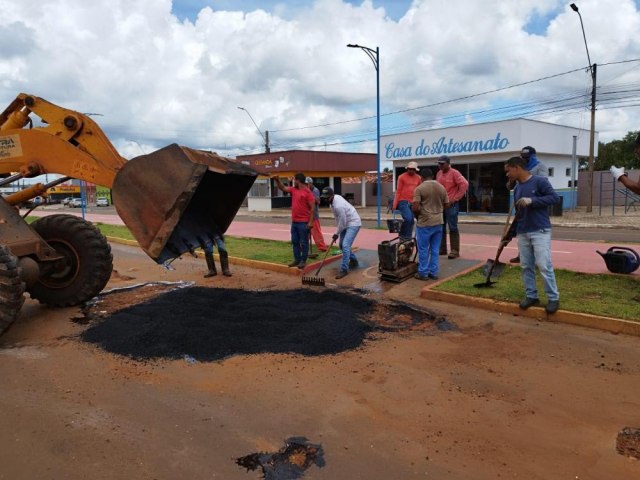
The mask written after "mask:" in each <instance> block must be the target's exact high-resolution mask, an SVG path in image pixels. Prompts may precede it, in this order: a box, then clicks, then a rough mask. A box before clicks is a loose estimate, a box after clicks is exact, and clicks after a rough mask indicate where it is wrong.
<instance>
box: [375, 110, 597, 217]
mask: <svg viewBox="0 0 640 480" xmlns="http://www.w3.org/2000/svg"><path fill="white" fill-rule="evenodd" d="M574 139H575V142H574ZM574 144H575V157H574V155H573V154H574ZM525 146H532V147H533V148H535V149H536V151H537V156H538V160H540V161H541V162H542V163H544V164H545V165H546V166H547V167H549V181H550V182H551V185H552V186H553V188H554V189H555V190H556V192H558V195H560V196H562V197H563V207H564V208H570V207H571V206H572V205H573V204H574V203H575V200H576V191H575V188H576V186H577V180H576V179H577V165H578V160H577V159H578V158H580V157H588V156H589V130H584V129H579V128H573V127H567V126H564V125H556V124H553V123H546V122H539V121H536V120H528V119H524V118H519V119H515V120H505V121H500V122H490V123H480V124H475V125H465V126H460V127H449V128H441V129H435V130H423V131H418V132H409V133H401V134H397V135H384V136H382V137H381V138H380V157H381V160H382V161H391V162H392V164H393V172H394V185H395V184H396V179H397V176H398V175H400V174H401V173H402V172H404V169H405V167H406V165H407V164H408V163H409V162H410V161H415V162H418V165H419V166H428V167H431V168H432V169H433V171H434V174H435V172H436V171H437V168H438V167H437V163H436V159H437V158H438V157H439V156H441V155H448V156H449V157H450V158H451V165H452V167H453V168H456V169H457V170H459V171H460V172H461V173H462V174H463V175H464V176H465V178H466V179H467V180H469V191H468V192H467V196H466V197H465V198H464V199H463V200H462V201H461V203H460V211H461V212H468V213H474V212H484V213H487V212H488V213H505V212H507V210H508V205H509V191H508V190H507V188H506V186H505V184H506V178H505V172H504V162H505V161H506V160H508V159H509V158H510V157H514V156H518V155H519V154H520V150H521V149H522V148H523V147H525ZM597 146H598V138H597V133H596V139H595V147H596V152H595V154H594V155H595V156H597Z"/></svg>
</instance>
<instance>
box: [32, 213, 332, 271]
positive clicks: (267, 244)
mask: <svg viewBox="0 0 640 480" xmlns="http://www.w3.org/2000/svg"><path fill="white" fill-rule="evenodd" d="M36 219H38V217H27V222H28V223H31V222H33V221H34V220H36ZM94 225H95V226H96V227H97V228H98V229H99V230H100V231H101V232H102V234H103V235H105V236H107V237H115V238H122V239H125V240H135V238H134V237H133V235H132V234H131V232H130V231H129V229H128V228H127V227H125V226H122V225H109V224H106V223H95V224H94ZM224 243H225V244H226V246H227V250H228V252H229V255H231V256H232V257H239V258H246V259H248V260H260V261H262V262H270V263H278V264H282V265H287V264H288V263H290V262H291V261H292V260H293V250H292V248H291V242H282V241H278V240H262V239H259V238H243V237H231V236H225V237H224ZM313 253H317V254H318V258H319V259H321V258H323V257H324V253H323V252H318V250H317V249H316V247H315V245H314V246H313ZM339 253H340V249H338V248H336V247H332V248H331V252H330V254H329V255H337V254H339Z"/></svg>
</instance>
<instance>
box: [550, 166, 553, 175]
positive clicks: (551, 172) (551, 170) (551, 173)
mask: <svg viewBox="0 0 640 480" xmlns="http://www.w3.org/2000/svg"><path fill="white" fill-rule="evenodd" d="M549 176H550V177H553V167H549Z"/></svg>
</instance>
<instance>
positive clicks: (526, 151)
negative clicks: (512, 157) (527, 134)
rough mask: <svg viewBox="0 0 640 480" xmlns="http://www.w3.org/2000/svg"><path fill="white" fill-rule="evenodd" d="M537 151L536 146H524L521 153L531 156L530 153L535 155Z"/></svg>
mask: <svg viewBox="0 0 640 480" xmlns="http://www.w3.org/2000/svg"><path fill="white" fill-rule="evenodd" d="M535 153H536V149H535V148H533V147H524V148H523V149H522V150H521V151H520V155H527V156H529V155H531V154H533V155H535Z"/></svg>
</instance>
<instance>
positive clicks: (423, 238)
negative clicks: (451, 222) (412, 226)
mask: <svg viewBox="0 0 640 480" xmlns="http://www.w3.org/2000/svg"><path fill="white" fill-rule="evenodd" d="M441 240H442V225H435V226H433V227H416V241H417V242H418V274H420V276H421V277H426V276H427V275H429V274H431V275H438V270H439V263H438V254H439V253H440V241H441Z"/></svg>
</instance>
